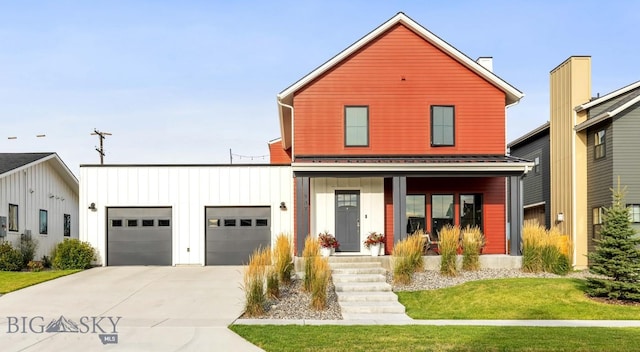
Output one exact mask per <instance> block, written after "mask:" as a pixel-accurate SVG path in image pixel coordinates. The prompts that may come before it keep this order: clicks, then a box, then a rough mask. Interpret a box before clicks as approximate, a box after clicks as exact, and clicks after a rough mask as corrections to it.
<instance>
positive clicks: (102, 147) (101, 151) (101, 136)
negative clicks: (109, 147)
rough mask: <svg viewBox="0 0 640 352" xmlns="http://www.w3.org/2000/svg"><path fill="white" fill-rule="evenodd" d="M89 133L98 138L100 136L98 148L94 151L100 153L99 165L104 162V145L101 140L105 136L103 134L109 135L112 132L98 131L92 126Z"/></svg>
mask: <svg viewBox="0 0 640 352" xmlns="http://www.w3.org/2000/svg"><path fill="white" fill-rule="evenodd" d="M91 135H92V136H98V138H100V148H98V147H96V151H97V152H98V154H100V165H103V164H104V146H103V144H102V142H103V141H104V139H105V138H106V137H105V136H111V135H112V134H111V133H109V132H100V131H98V130H97V129H95V128H94V129H93V132H92V133H91Z"/></svg>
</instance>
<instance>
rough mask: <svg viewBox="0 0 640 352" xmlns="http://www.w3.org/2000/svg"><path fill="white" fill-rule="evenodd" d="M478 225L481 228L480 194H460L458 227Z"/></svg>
mask: <svg viewBox="0 0 640 352" xmlns="http://www.w3.org/2000/svg"><path fill="white" fill-rule="evenodd" d="M467 225H469V226H478V228H480V229H481V230H482V195H481V194H469V195H464V194H461V195H460V227H461V228H464V227H466V226H467Z"/></svg>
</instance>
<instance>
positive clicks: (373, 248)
mask: <svg viewBox="0 0 640 352" xmlns="http://www.w3.org/2000/svg"><path fill="white" fill-rule="evenodd" d="M369 251H370V252H371V256H372V257H377V256H378V255H380V243H376V244H372V245H369Z"/></svg>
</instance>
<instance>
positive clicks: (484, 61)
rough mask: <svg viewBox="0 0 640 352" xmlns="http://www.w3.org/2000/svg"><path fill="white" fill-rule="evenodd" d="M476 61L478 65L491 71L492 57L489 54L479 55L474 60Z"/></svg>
mask: <svg viewBox="0 0 640 352" xmlns="http://www.w3.org/2000/svg"><path fill="white" fill-rule="evenodd" d="M476 62H477V63H479V64H480V66H482V67H484V68H486V69H487V70H489V71H491V72H493V58H492V57H491V56H485V57H482V56H481V57H479V58H478V60H476Z"/></svg>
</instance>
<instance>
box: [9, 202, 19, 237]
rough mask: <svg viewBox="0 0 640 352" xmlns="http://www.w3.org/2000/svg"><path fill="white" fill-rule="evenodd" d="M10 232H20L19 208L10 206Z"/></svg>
mask: <svg viewBox="0 0 640 352" xmlns="http://www.w3.org/2000/svg"><path fill="white" fill-rule="evenodd" d="M9 231H16V232H17V231H18V206H17V205H15V204H9Z"/></svg>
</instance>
